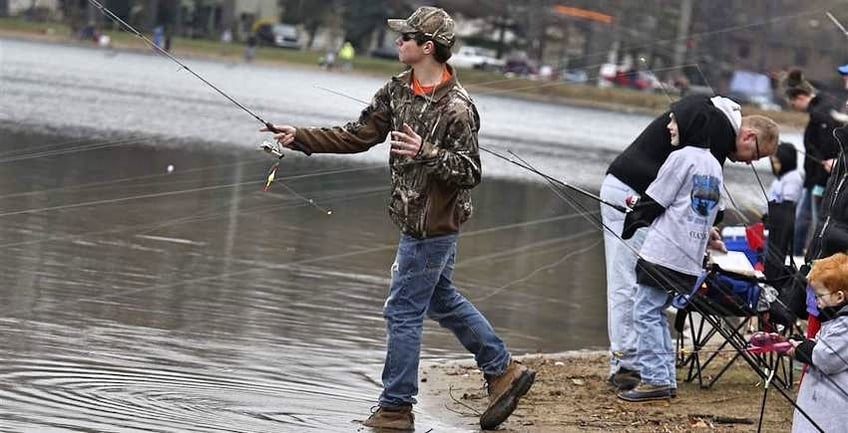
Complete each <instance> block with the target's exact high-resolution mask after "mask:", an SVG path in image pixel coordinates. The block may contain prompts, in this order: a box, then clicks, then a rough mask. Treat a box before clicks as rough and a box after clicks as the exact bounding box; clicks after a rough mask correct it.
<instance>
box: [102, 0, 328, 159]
mask: <svg viewBox="0 0 848 433" xmlns="http://www.w3.org/2000/svg"><path fill="white" fill-rule="evenodd" d="M88 2H89V3H91V4H92V5H93V6H94V7H96V8H97V9H99V10H100V12H101V13H103V15H105V16H107V17H108V18H110V19H112V20H114V21H115V22H117V23H118V24H120V25H121V26H123V27H124V28H125V29H126V30H127V31H129V32H130V33H132V34H134V35H135V36H137V37H138V38H140V39H141V40H142V41H144V43H146V44H147V45H149V46H150V47H151V48H153V50H154V51H155V52H157V53H159V54H161V55H163V56H165V57H167V58H168V59H170V60H172V61H174V63H176V64H178V65H180V67H181V68H182V69H185V70H186V71H188V73H190V74H191V75H193V76H194V77H196V78H197V79H198V80H200V81H202V82H203V83H204V84H206V85H207V86H209V87H211V88H212V89H213V90H215V91H216V92H218V94H220V95H221V96H223V97H224V98H227V100H229V101H230V102H232V103H233V104H235V106H236V107H238V108H241V109H242V110H244V111H245V112H246V113H247V114H250V115H251V116H253V118H254V119H256V120H258V121H259V123H261V124H262V125H263V126H265V127H266V128H268V130H269V131H271V132H282V131H278V130H277V128H275V127H274V125H273V124H272V123H271V122H268V121H266V120H265V119H263V118H261V117H259V115H257V114H256V113H254V112H253V111H251V110H250V109H249V108H247V107H245V106H244V105H242V104H241V103H240V102H238V101H236V100H235V99H234V98H233V97H231V96H230V95H228V94H226V93H224V91H223V90H221V89H219V88H218V87H217V86H215V85H214V84H212V83H210V82H209V81H208V80H206V79H205V78H203V77H202V76H200V74H198V73H197V72H194V71H193V70H191V68H189V67H188V66H186V65H185V64H184V63H183V62H181V61H180V60H179V59H177V58H176V57H174V56H172V55H171V53H169V52H167V51H165V50H163V49H162V48H161V47H159V46H158V45H156V44H155V43H153V41H151V40H150V39H148V38H147V37H146V36H144V35H143V34H141V33H140V32H139V31H138V30H136V29H135V28H134V27H133V26H131V25H129V24H127V22H126V21H124V20H122V19H121V18H120V17H118V16H117V15H115V14H114V13H112V11H110V10H109V9H108V8H106V7H105V6H103V5H102V4H100V2H98V1H97V0H88ZM261 148H262V149H263V150H265V151H266V152H269V153H271V154H273V155H274V156H276V157H277V158H282V157H283V156H284V155H283V154H282V152H279V151H278V149H275V152H272V151H270V150H268V149H267V148H266V147H265V143H263V145H262V146H261ZM294 149H295V150H297V151H300V152H303V153H304V154H306V155H311V154H312V152H311V151H310V150H309V149H308V148H307V147H306V146H303V145H302V144H301V143H297V142H295V143H294Z"/></svg>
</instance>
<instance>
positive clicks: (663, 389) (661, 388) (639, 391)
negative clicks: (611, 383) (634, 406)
mask: <svg viewBox="0 0 848 433" xmlns="http://www.w3.org/2000/svg"><path fill="white" fill-rule="evenodd" d="M673 390H674V388H672V387H670V386H668V385H651V384H649V383H640V384H639V385H637V386H636V387H635V388H633V389H631V390H629V391H622V392H619V393H618V398H620V399H622V400H625V401H632V402H636V403H638V402H643V401H653V400H668V399H670V398H672V391H673Z"/></svg>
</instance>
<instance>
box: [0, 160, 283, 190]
mask: <svg viewBox="0 0 848 433" xmlns="http://www.w3.org/2000/svg"><path fill="white" fill-rule="evenodd" d="M267 161H268V160H267V159H266V158H264V157H262V158H257V159H249V160H246V161H240V162H236V163H232V164H216V165H209V166H205V167H196V168H191V169H180V170H179V171H174V172H172V173H167V172H166V173H156V174H146V175H142V176H133V177H124V178H120V179H112V180H103V181H97V182H89V183H84V184H79V185H69V186H63V187H57V188H48V189H41V190H37V191H28V192H19V193H13V194H6V195H0V200H4V199H9V198H14V197H25V196H32V195H41V194H50V193H55V192H66V193H67V192H69V191H70V192H74V191H78V190H88V191H86V192H89V191H91V190H97V189H102V188H105V187H111V186H114V185H117V184H119V183H125V182H135V181H139V180H147V179H159V178H161V179H162V180H165V179H164V178H166V177H169V178H170V179H167V185H175V184H180V183H195V182H197V181H196V180H195V179H186V180H182V181H176V180H174V179H173V178H174V177H181V176H184V175H189V174H195V173H198V172H202V171H208V170H218V169H223V168H232V167H239V166H249V165H254V164H258V163H265V162H267ZM164 184H166V182H162V181H156V182H147V183H139V184H132V185H129V186H127V188H146V187H150V186H159V185H164Z"/></svg>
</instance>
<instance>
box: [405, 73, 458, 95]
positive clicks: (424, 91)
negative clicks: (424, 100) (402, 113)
mask: <svg viewBox="0 0 848 433" xmlns="http://www.w3.org/2000/svg"><path fill="white" fill-rule="evenodd" d="M451 77H452V75H451V72H450V70H449V69H448V68H445V69H443V70H442V77H441V79H440V81H439V84H435V85H432V86H422V85H421V83H419V82H418V79H417V78H415V72H413V73H412V93H414V94H416V95H418V96H427V95H432V94H433V90H434V89H435V88H436V87H438V86H440V85H442V84H444V83H446V82H447V81H449V80H450V79H451Z"/></svg>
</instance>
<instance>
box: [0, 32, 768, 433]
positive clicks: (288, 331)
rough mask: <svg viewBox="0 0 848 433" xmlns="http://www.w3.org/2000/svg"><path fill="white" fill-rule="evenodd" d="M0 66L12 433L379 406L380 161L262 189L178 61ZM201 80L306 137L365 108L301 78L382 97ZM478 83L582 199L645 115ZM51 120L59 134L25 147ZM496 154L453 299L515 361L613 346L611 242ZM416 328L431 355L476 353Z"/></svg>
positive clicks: (438, 410)
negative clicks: (313, 128) (479, 315)
mask: <svg viewBox="0 0 848 433" xmlns="http://www.w3.org/2000/svg"><path fill="white" fill-rule="evenodd" d="M0 55H2V56H3V61H2V62H0V88H2V94H3V97H2V98H0V128H3V129H0V180H2V181H0V254H2V259H0V298H2V299H3V302H2V305H0V347H2V352H0V353H2V356H0V383H2V384H3V385H2V386H0V401H1V402H2V404H0V420H2V428H3V431H12V432H46V431H51V432H53V431H97V432H128V431H142V430H143V431H163V432H164V431H168V432H172V431H202V432H214V431H245V432H260V431H274V432H277V431H303V430H312V431H351V430H352V429H353V425H352V424H351V420H353V419H362V418H364V417H365V415H367V414H368V408H369V406H370V405H371V404H373V402H375V401H376V398H377V395H378V392H379V377H380V369H381V366H382V359H383V355H384V353H383V351H384V339H385V334H384V331H383V327H384V323H383V319H382V311H381V310H382V305H383V300H384V296H385V293H386V291H387V289H388V275H389V266H390V265H391V263H392V260H393V258H394V252H395V245H396V242H397V239H398V233H397V230H396V229H395V228H394V227H393V226H392V224H391V223H390V222H389V219H388V217H387V214H386V209H385V203H386V198H387V195H388V184H389V177H388V172H387V170H386V168H385V167H386V162H385V161H386V159H387V158H386V153H385V152H387V151H386V149H385V146H378V148H376V149H374V150H372V151H370V152H367V153H364V154H361V155H357V156H345V157H330V156H315V157H311V158H305V157H301V156H297V155H292V156H290V157H287V158H285V159H284V160H283V163H282V165H281V170H280V171H279V172H278V182H280V183H279V184H277V185H275V186H274V187H273V189H272V191H271V192H269V193H263V192H261V188H262V186H263V184H264V178H265V174H266V170H267V169H268V167H269V166H270V164H271V162H272V161H271V160H270V159H269V158H267V156H265V155H260V154H259V152H255V151H253V150H250V151H246V150H237V149H236V148H238V149H244V148H245V147H247V146H248V145H250V146H251V147H252V146H254V145H255V144H256V143H258V142H259V141H260V140H261V139H262V138H266V136H265V135H262V134H259V133H258V132H257V131H256V130H258V125H253V126H251V127H247V126H246V124H248V123H249V122H252V121H249V119H246V118H245V117H244V115H243V113H238V114H236V111H237V110H235V109H233V108H232V106H231V105H230V104H229V102H227V101H225V100H223V99H222V98H220V97H219V96H218V95H216V94H214V93H212V92H210V91H209V89H208V88H206V87H205V86H202V85H199V84H198V83H197V82H196V80H195V79H194V78H192V77H190V76H188V75H187V74H180V73H175V72H174V70H173V68H171V67H170V66H167V61H166V60H163V59H160V58H158V57H156V56H152V55H142V54H131V53H119V54H118V55H114V56H106V55H104V53H103V52H102V51H98V50H94V49H88V48H81V47H57V46H52V45H45V44H38V43H29V42H18V41H9V40H0ZM195 63H198V65H195ZM191 64H192V66H193V67H194V66H197V68H196V69H197V70H199V71H202V72H203V74H204V76H205V77H207V78H208V79H210V80H211V81H212V82H214V83H219V84H220V83H223V84H222V85H223V86H224V88H225V89H226V90H227V91H228V93H230V94H232V95H233V96H234V97H236V98H237V99H239V100H240V101H242V102H243V103H245V104H246V105H247V106H249V107H251V108H252V109H254V110H256V111H257V112H259V113H262V114H263V116H264V117H266V118H268V119H269V120H272V121H276V119H285V121H290V122H292V123H295V124H311V125H326V124H336V123H340V122H343V121H346V120H348V119H349V118H350V117H353V116H355V115H356V114H357V113H358V112H359V110H361V108H362V106H361V104H359V103H356V102H352V101H350V100H348V99H346V98H339V97H337V96H334V95H330V94H326V93H324V92H322V91H320V90H317V89H315V88H313V87H311V85H312V84H316V83H317V84H321V85H323V86H324V87H327V88H333V89H344V91H345V92H346V93H350V94H351V95H352V96H354V97H357V98H361V99H367V98H369V97H370V95H371V93H372V92H373V91H374V89H376V88H378V87H379V85H380V84H381V80H377V79H374V78H371V77H360V76H355V75H350V74H330V73H324V72H317V71H314V70H301V69H294V68H270V67H264V66H261V65H259V66H257V65H254V66H245V65H227V64H223V63H217V62H207V61H200V60H197V61H195V60H192V61H191ZM470 90H471V92H472V95H474V97H475V100H476V101H477V105H478V108H479V109H480V113H481V116H482V119H483V121H482V129H481V135H480V143H481V145H483V146H486V147H489V148H492V149H494V150H498V151H501V152H504V151H505V150H507V149H512V150H515V151H516V152H517V153H518V154H520V155H521V156H522V157H524V158H526V159H527V160H529V161H531V162H532V163H533V164H535V165H536V166H537V167H538V168H539V169H541V170H543V171H545V172H548V173H549V174H551V175H554V176H556V177H560V178H562V179H565V180H567V181H570V182H574V183H577V184H580V185H599V184H600V182H601V179H602V177H603V173H604V170H605V168H606V166H607V165H608V164H609V162H610V161H611V160H612V158H614V157H615V155H616V153H617V152H619V151H620V150H621V149H622V148H623V147H624V146H626V144H627V143H628V142H629V141H630V140H632V138H633V137H635V136H636V135H637V134H638V132H639V131H640V130H641V129H642V128H643V127H644V125H646V124H647V123H648V122H649V121H650V118H648V117H646V116H636V115H628V114H621V113H610V112H603V111H597V110H586V109H578V108H572V107H565V106H560V105H555V104H543V103H537V102H528V101H520V100H513V99H507V98H498V97H492V96H485V95H480V94H479V92H478V91H477V89H473V88H472V89H470ZM42 119H50V126H51V127H54V128H56V130H58V131H60V132H59V135H61V136H41V135H33V134H32V133H31V132H30V131H31V130H39V131H40V130H43V128H44V123H45V122H44V121H43V120H42ZM245 128H247V129H245ZM253 128H255V129H253ZM154 134H155V136H156V137H168V138H167V139H165V138H153V135H154ZM66 135H67V136H71V137H72V138H66V137H64V136H66ZM92 137H98V138H96V139H95V138H92ZM172 137H180V138H179V139H175V138H172ZM200 138H202V139H203V140H204V143H207V144H199V143H198V142H199V141H200ZM239 145H241V146H240V147H239ZM381 152H382V153H381ZM483 161H484V181H483V184H482V185H480V186H479V187H478V188H476V189H475V191H474V200H475V209H476V214H475V216H474V217H473V218H472V220H471V221H470V222H469V223H468V224H466V226H465V228H464V231H463V236H462V239H461V241H460V243H459V255H458V262H457V266H456V273H455V278H456V283H457V285H458V287H459V288H460V289H461V291H462V292H463V293H464V294H466V296H468V297H469V298H470V299H471V300H473V301H474V302H475V303H476V305H477V306H478V308H480V309H481V310H483V311H484V313H485V314H486V316H487V317H488V318H489V319H490V320H491V321H492V322H493V324H494V325H495V327H496V329H497V330H498V332H499V334H500V335H501V337H503V338H504V340H505V341H506V342H507V343H508V345H509V346H510V347H511V348H512V349H513V351H514V352H516V353H519V354H520V353H524V352H535V351H563V350H571V349H581V348H598V349H599V348H603V347H604V346H605V345H606V344H607V341H606V323H605V319H604V317H605V307H604V306H605V289H604V276H603V245H602V243H601V232H600V230H599V229H598V228H597V227H595V226H594V225H592V224H591V223H590V222H589V220H588V219H587V218H585V217H584V216H581V215H580V214H579V213H577V212H576V211H575V208H574V207H572V206H569V205H567V204H565V203H563V201H562V200H560V199H559V198H557V197H556V196H555V195H554V194H552V193H551V192H550V191H549V190H548V189H547V188H546V187H545V186H544V185H542V184H540V183H537V182H530V181H528V179H532V180H533V181H536V180H537V179H536V178H535V177H534V176H532V175H528V174H527V173H526V172H524V171H521V170H520V169H517V168H515V167H513V166H510V165H509V164H507V163H505V162H502V161H497V160H495V159H494V158H492V157H489V156H487V155H483ZM762 163H763V164H764V166H765V167H767V166H768V162H767V161H765V160H764V161H762ZM171 165H173V167H174V170H173V173H168V170H167V167H168V166H171ZM765 171H767V169H765ZM725 172H726V178H727V179H728V181H729V182H728V183H730V184H731V189H732V190H733V192H734V194H736V200H737V201H739V202H741V201H742V200H741V199H743V198H750V197H755V198H757V197H759V198H760V199H761V197H762V195H761V193H760V191H759V187H758V186H757V185H756V183H754V182H753V177H752V174H751V172H750V170H748V169H747V168H745V167H744V166H739V167H738V168H733V167H729V168H728V169H727V170H726V171H725ZM496 176H497V177H496ZM505 177H508V178H511V179H521V181H516V180H513V181H508V180H505V179H504V178H505ZM765 181H766V182H767V181H768V179H765ZM283 186H287V187H290V188H292V189H293V190H294V191H296V192H292V191H290V190H287V189H286V188H285V187H283ZM309 200H312V201H313V202H312V203H310V202H309ZM580 202H581V203H582V204H583V205H585V206H586V207H587V208H588V209H589V210H590V211H591V212H596V210H597V205H596V204H595V203H590V202H587V201H585V200H581V201H580ZM319 208H321V209H332V210H333V214H332V215H331V216H328V215H327V213H326V212H325V211H322V210H320V209H319ZM425 329H426V330H425V337H424V354H423V355H424V357H425V358H427V359H431V360H441V359H449V358H465V359H467V358H469V357H468V355H467V354H465V353H463V349H462V348H461V346H460V345H459V344H458V343H457V342H456V341H455V339H454V338H453V336H452V335H449V334H448V333H446V332H445V331H443V330H441V329H439V328H438V327H437V326H435V325H434V324H432V323H428V324H427V327H426V328H425ZM425 403H426V402H425ZM440 403H441V402H439V404H434V405H430V406H428V405H426V404H425V405H421V406H420V407H419V408H417V411H419V414H418V418H417V423H418V426H419V430H421V431H427V430H428V429H429V428H434V431H438V432H446V431H447V432H449V431H452V430H451V428H450V427H447V426H443V425H441V422H440V421H439V419H440V418H441V417H443V416H444V410H443V408H442V406H441V404H440ZM428 407H430V408H434V409H432V410H428V409H427V408H428ZM422 428H423V429H422Z"/></svg>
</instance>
